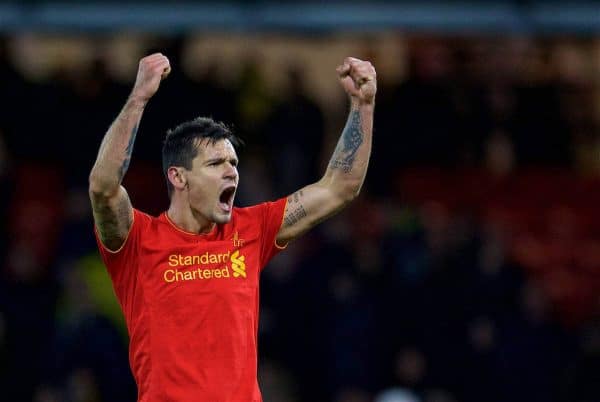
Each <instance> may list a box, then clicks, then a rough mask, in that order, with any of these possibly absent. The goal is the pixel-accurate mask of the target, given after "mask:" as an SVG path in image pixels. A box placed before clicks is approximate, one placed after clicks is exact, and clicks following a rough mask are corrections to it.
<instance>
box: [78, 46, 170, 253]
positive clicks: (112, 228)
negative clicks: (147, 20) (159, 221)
mask: <svg viewBox="0 0 600 402" xmlns="http://www.w3.org/2000/svg"><path fill="white" fill-rule="evenodd" d="M169 72H170V67H169V60H168V59H167V58H166V57H165V56H163V55H162V54H160V53H156V54H153V55H150V56H148V57H144V58H143V59H142V60H140V65H139V69H138V73H137V78H136V82H135V85H134V87H133V90H132V92H131V95H130V96H129V99H128V100H127V102H126V103H125V106H124V107H123V109H122V110H121V113H120V114H119V116H118V117H117V118H116V119H115V121H114V122H113V124H112V125H111V126H110V128H109V129H108V132H107V133H106V135H105V136H104V139H103V140H102V144H101V145H100V150H99V151H98V157H97V159H96V163H95V164H94V167H93V168H92V171H91V173H90V179H89V193H90V199H91V201H92V210H93V212H94V221H95V224H96V228H97V230H98V235H99V237H100V240H101V241H102V243H103V244H104V245H105V246H106V247H107V248H108V249H109V250H113V251H114V250H117V249H119V248H120V247H121V245H123V243H124V241H125V239H126V238H127V234H128V233H129V229H130V227H131V224H132V223H133V209H132V206H131V201H130V200H129V196H128V195H127V192H126V191H125V188H123V186H121V182H122V180H123V176H125V173H126V172H127V168H128V167H129V161H130V160H131V153H132V151H133V143H134V141H135V136H136V134H137V128H138V125H139V122H140V119H141V118H142V113H143V111H144V108H145V106H146V104H147V103H148V101H149V100H150V98H151V97H152V96H153V95H154V94H155V93H156V91H157V90H158V86H159V85H160V81H161V79H162V78H164V77H165V76H166V75H168V74H169Z"/></svg>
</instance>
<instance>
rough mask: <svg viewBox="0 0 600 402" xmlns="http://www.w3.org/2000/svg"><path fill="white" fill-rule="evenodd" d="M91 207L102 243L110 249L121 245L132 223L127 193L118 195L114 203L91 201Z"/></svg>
mask: <svg viewBox="0 0 600 402" xmlns="http://www.w3.org/2000/svg"><path fill="white" fill-rule="evenodd" d="M92 209H93V212H94V221H95V223H96V228H97V229H98V235H99V237H100V240H102V243H103V244H104V245H105V246H106V247H108V248H109V249H111V250H116V249H118V248H119V247H121V245H122V244H123V242H124V241H125V239H126V238H127V234H128V232H129V228H130V227H131V225H132V224H133V217H132V216H131V201H130V200H129V196H128V195H127V193H124V196H121V197H118V199H117V201H116V204H115V205H110V203H109V202H93V203H92Z"/></svg>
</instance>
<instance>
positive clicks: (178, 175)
mask: <svg viewBox="0 0 600 402" xmlns="http://www.w3.org/2000/svg"><path fill="white" fill-rule="evenodd" d="M167 177H168V178H169V181H170V182H171V185H172V186H173V188H175V189H176V190H180V191H182V190H184V189H185V188H186V187H187V179H186V177H185V175H184V174H183V169H182V168H180V167H175V166H171V167H170V168H169V169H167Z"/></svg>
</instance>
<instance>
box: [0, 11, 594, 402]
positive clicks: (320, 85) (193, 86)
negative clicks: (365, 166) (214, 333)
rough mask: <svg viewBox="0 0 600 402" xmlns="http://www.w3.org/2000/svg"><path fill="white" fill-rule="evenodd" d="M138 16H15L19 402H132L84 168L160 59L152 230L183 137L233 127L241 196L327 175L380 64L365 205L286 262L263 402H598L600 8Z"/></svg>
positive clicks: (275, 287)
mask: <svg viewBox="0 0 600 402" xmlns="http://www.w3.org/2000/svg"><path fill="white" fill-rule="evenodd" d="M125 3H137V4H136V5H133V6H132V5H130V4H125ZM125 3H124V2H120V3H111V5H110V6H109V5H108V3H100V2H98V3H95V6H94V8H89V7H91V6H90V4H89V3H84V2H69V4H67V5H65V4H66V3H62V4H63V5H56V4H53V3H49V2H42V1H27V2H2V3H0V6H1V7H0V21H3V22H4V23H3V24H0V27H1V31H2V32H3V33H2V34H1V37H0V102H1V105H2V108H1V109H0V189H1V190H0V191H1V194H2V197H1V198H0V213H1V214H2V219H1V220H0V390H1V391H0V392H1V393H0V395H2V396H1V397H0V399H1V400H2V401H35V402H55V401H56V402H58V401H69V402H70V401H72V402H100V401H111V402H119V401H133V400H135V395H136V390H135V385H134V383H133V380H132V378H131V374H130V371H129V367H128V362H127V336H126V330H125V328H124V325H123V322H122V318H121V314H120V311H119V307H118V305H117V303H116V300H115V297H114V294H113V292H112V288H111V286H110V282H109V280H108V277H107V275H106V273H105V270H104V267H103V265H102V263H101V261H100V259H99V256H98V253H97V251H96V246H95V242H94V239H93V233H92V217H91V213H90V207H89V200H88V198H87V176H88V174H89V171H90V169H91V166H92V164H93V162H94V160H95V157H96V153H97V149H98V147H99V144H100V141H101V139H102V137H103V135H104V133H105V131H106V129H107V128H108V126H109V125H110V123H111V121H112V119H113V118H114V117H115V116H116V115H117V113H118V112H119V110H120V107H121V106H122V104H123V103H124V101H125V99H126V97H127V95H128V93H129V90H130V88H131V85H132V83H133V80H134V77H135V72H136V67H137V61H138V60H139V58H140V57H142V56H143V55H145V54H148V53H150V52H152V51H156V50H160V51H162V52H163V53H165V54H166V55H167V56H168V57H169V58H170V60H171V63H172V65H173V72H172V74H171V76H170V77H169V78H168V80H166V81H165V82H164V83H163V84H162V86H161V88H160V90H159V93H158V94H157V95H156V96H155V98H153V99H152V101H151V102H150V104H149V106H148V107H147V109H146V113H145V115H144V118H143V120H142V124H141V127H140V132H139V135H138V138H137V142H136V145H135V149H134V154H133V160H132V163H131V167H130V170H129V172H128V174H127V176H126V179H125V186H126V187H127V189H128V191H129V193H130V195H131V198H132V201H133V203H134V206H135V207H137V208H139V209H142V210H144V211H146V212H149V213H152V214H158V213H160V212H161V211H162V210H163V209H164V208H165V207H166V206H167V196H166V191H165V190H166V189H165V185H164V179H163V177H162V173H161V171H160V166H161V165H160V145H161V141H162V138H163V136H164V133H165V131H166V130H167V129H168V128H170V127H173V126H175V125H177V124H178V123H179V122H181V121H183V120H188V119H191V118H193V117H196V116H198V115H210V116H213V117H214V118H216V119H219V120H223V121H225V122H226V123H228V124H231V125H232V126H233V128H234V130H235V131H236V132H237V133H238V134H239V135H240V136H241V137H243V138H244V139H245V141H246V143H247V146H246V147H245V148H243V149H242V150H240V158H241V163H240V176H241V187H240V189H239V191H238V200H237V201H236V203H237V204H238V205H250V204H253V203H256V202H260V201H264V200H270V199H275V198H278V197H281V196H285V195H287V194H289V193H290V192H292V191H294V190H296V189H298V188H299V187H301V186H303V185H305V184H308V183H310V182H312V181H315V180H317V179H318V178H319V177H320V174H322V172H323V171H324V166H326V163H327V161H328V158H329V155H330V154H331V152H332V150H333V147H334V144H335V142H336V140H337V137H338V135H339V133H340V132H341V129H342V127H343V125H344V121H345V115H346V112H347V101H346V100H345V97H344V94H343V92H342V90H341V89H340V88H339V87H338V84H337V80H336V77H335V67H336V65H337V64H338V63H340V62H341V61H342V60H343V57H344V56H348V55H353V56H356V57H359V58H363V59H368V60H371V61H372V62H373V64H374V65H375V66H376V68H377V70H378V81H379V91H378V96H377V107H376V118H375V131H374V145H373V154H372V158H371V166H370V169H369V173H368V175H367V179H366V182H365V185H364V188H363V191H362V193H361V196H360V197H359V199H357V200H356V201H355V202H354V203H353V204H352V205H351V206H350V207H349V208H348V209H347V210H345V211H343V212H342V213H341V214H340V215H338V216H336V217H334V218H333V219H330V220H328V221H327V222H325V223H323V224H322V225H320V226H319V227H318V228H317V229H315V230H313V231H312V232H311V233H309V234H308V235H306V236H304V237H303V238H302V239H300V240H298V241H296V242H295V243H294V244H292V245H291V246H290V247H289V248H288V250H287V251H286V252H284V253H282V254H281V255H279V256H278V257H276V258H275V259H274V260H273V261H272V263H271V264H270V266H269V267H268V268H267V269H266V270H265V271H264V274H263V277H262V282H261V305H262V306H261V325H260V331H259V332H260V333H259V341H260V347H259V355H260V358H259V371H260V382H261V388H262V390H263V394H264V399H265V402H287V401H290V402H301V401H311V402H319V401H333V402H410V401H423V402H479V401H490V402H495V401H497V402H506V401H540V402H541V401H544V402H546V401H557V402H597V401H600V390H599V384H600V378H599V376H600V360H599V354H600V316H599V313H600V298H599V295H600V213H599V211H598V202H600V179H599V172H600V158H599V156H600V131H599V127H600V36H599V32H600V30H599V29H598V25H600V21H597V19H598V18H594V11H596V12H597V13H596V14H595V15H596V17H598V15H600V8H599V7H598V3H594V2H586V3H576V4H573V3H569V4H568V5H567V4H562V5H561V3H560V2H521V1H519V2H494V3H492V2H471V3H457V2H445V3H439V2H425V3H422V4H421V3H420V5H419V4H416V3H398V2H392V1H388V2H382V3H378V5H373V4H367V3H361V2H352V4H353V7H354V8H352V7H351V8H347V3H345V4H342V5H340V3H338V4H337V5H335V6H334V5H331V4H329V5H328V6H327V7H325V5H319V4H318V3H310V4H309V3H301V2H291V1H288V2H285V3H286V4H285V5H280V4H279V3H270V2H244V3H228V4H229V5H227V4H223V3H218V4H211V3H207V2H203V3H202V4H200V5H198V4H196V3H194V2H177V3H187V5H184V6H182V5H181V4H177V5H175V4H174V3H170V4H166V3H164V2H163V3H154V6H153V5H148V4H145V3H142V2H133V1H132V2H125ZM192 3H193V4H192ZM290 3H294V4H290ZM115 4H116V5H115ZM156 4H159V6H160V7H162V8H160V7H159V8H158V9H157V8H156V7H155V6H156ZM411 4H412V5H411ZM190 5H191V6H190ZM188 6H190V7H191V8H185V7H188ZM197 6H198V7H200V6H201V8H194V7H197ZM86 7H87V8H86ZM111 7H113V8H111ZM131 7H140V8H131ZM179 7H183V8H179ZM386 7H387V8H386ZM411 7H412V8H411ZM561 7H562V8H561ZM139 10H147V13H141V14H140V13H139V12H138V11H139ZM411 10H412V11H411ZM134 11H135V12H134ZM115 15H118V16H120V17H119V18H115ZM196 17H197V20H196V19H195V18H196Z"/></svg>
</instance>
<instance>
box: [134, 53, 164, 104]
mask: <svg viewBox="0 0 600 402" xmlns="http://www.w3.org/2000/svg"><path fill="white" fill-rule="evenodd" d="M170 72H171V65H170V64H169V59H167V57H166V56H164V55H163V54H162V53H154V54H151V55H150V56H146V57H144V58H143V59H141V60H140V65H139V67H138V72H137V77H136V79H135V85H134V86H133V91H132V92H131V97H132V98H136V99H139V100H142V101H144V102H147V101H148V100H149V99H150V98H151V97H152V96H153V95H154V94H155V93H156V91H158V87H159V85H160V81H161V80H162V79H164V78H165V77H166V76H167V75H169V73H170Z"/></svg>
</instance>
